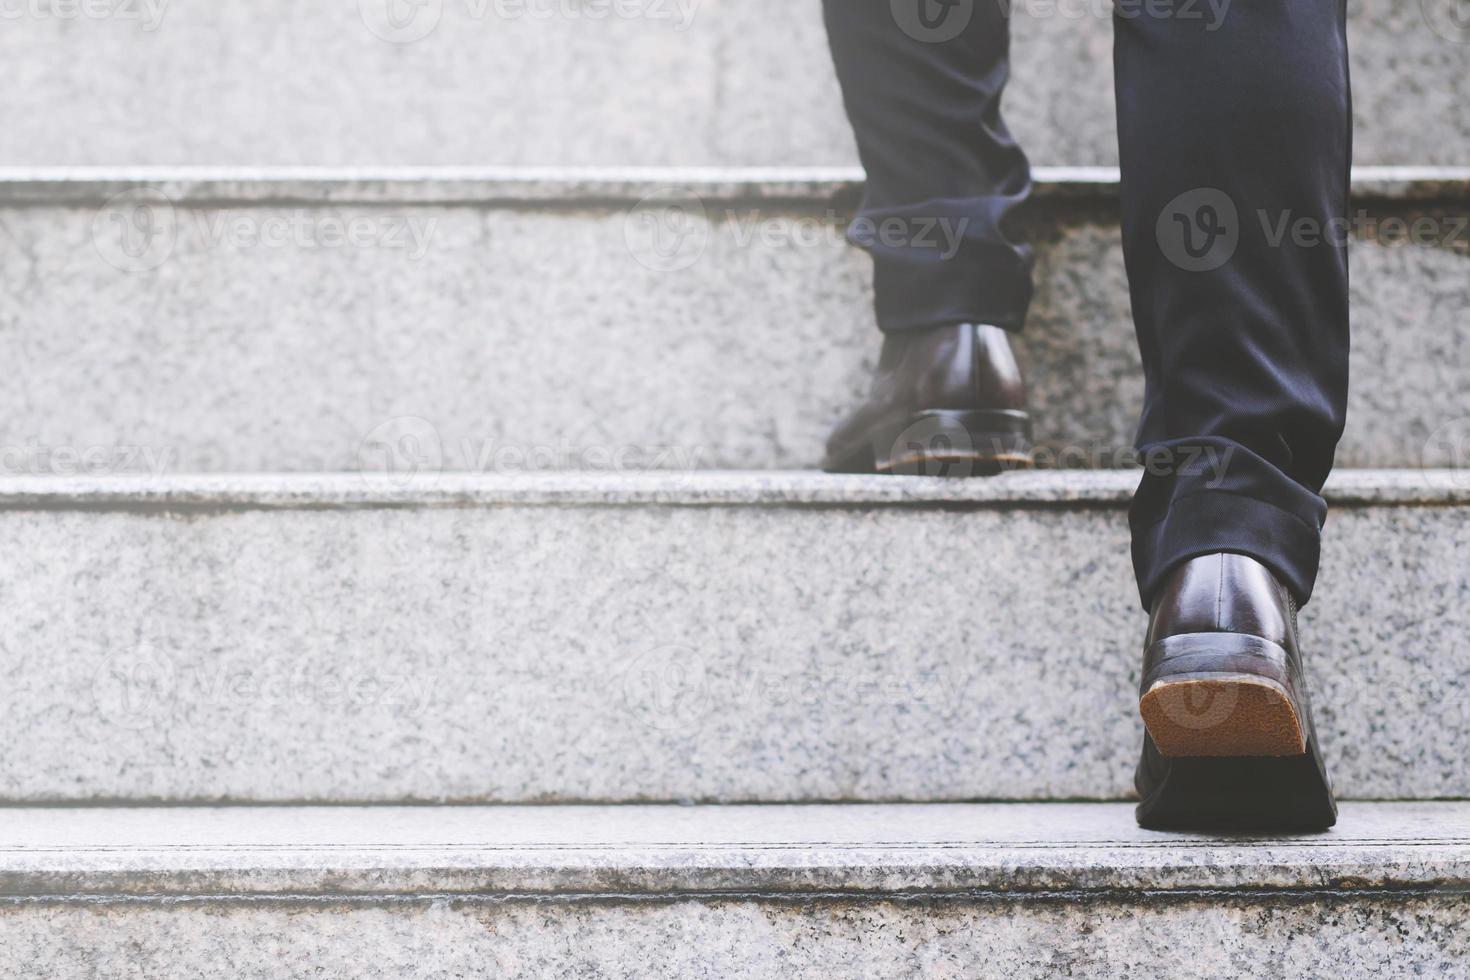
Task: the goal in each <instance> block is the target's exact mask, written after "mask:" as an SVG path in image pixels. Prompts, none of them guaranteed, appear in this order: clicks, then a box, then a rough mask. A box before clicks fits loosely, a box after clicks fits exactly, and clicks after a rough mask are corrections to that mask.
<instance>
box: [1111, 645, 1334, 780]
mask: <svg viewBox="0 0 1470 980" xmlns="http://www.w3.org/2000/svg"><path fill="white" fill-rule="evenodd" d="M1146 662H1147V663H1149V664H1150V665H1151V667H1150V668H1149V670H1148V671H1147V673H1146V676H1145V679H1144V685H1143V688H1142V696H1141V697H1140V699H1139V703H1138V710H1139V714H1141V715H1142V716H1143V723H1144V726H1145V727H1146V728H1147V729H1148V734H1149V737H1150V738H1152V739H1153V741H1154V744H1155V745H1156V746H1157V747H1158V751H1159V754H1160V755H1162V756H1163V757H1164V758H1167V759H1180V758H1286V757H1293V756H1300V755H1304V754H1305V753H1306V751H1307V722H1306V714H1305V712H1304V711H1303V710H1302V706H1301V703H1300V701H1299V699H1298V698H1297V696H1296V694H1295V692H1294V691H1293V690H1292V683H1291V678H1290V673H1289V667H1288V665H1287V657H1286V651H1285V650H1283V649H1282V648H1281V647H1280V646H1279V645H1277V644H1275V643H1271V642H1270V641H1269V640H1265V639H1263V638H1261V637H1255V636H1245V635H1240V634H1232V633H1199V634H1184V635H1181V636H1172V637H1169V638H1167V639H1165V640H1162V641H1160V642H1159V643H1158V644H1155V646H1154V648H1153V649H1151V650H1150V651H1149V655H1148V659H1147V661H1146Z"/></svg>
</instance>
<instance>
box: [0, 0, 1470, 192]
mask: <svg viewBox="0 0 1470 980" xmlns="http://www.w3.org/2000/svg"><path fill="white" fill-rule="evenodd" d="M385 2H386V0H364V2H363V3H359V2H357V0H335V2H322V3H313V4H300V3H292V2H290V0H267V2H256V3H248V4H247V3H244V2H240V0H226V2H219V0H172V2H171V3H168V4H166V5H163V9H162V11H161V13H162V16H161V17H160V18H158V19H157V23H156V24H154V25H151V26H153V28H154V29H151V30H149V29H146V28H148V27H149V26H150V19H149V18H144V17H131V18H129V17H111V18H106V19H102V20H94V19H91V18H85V19H83V18H61V17H28V16H22V17H18V18H7V20H6V30H5V32H4V36H3V38H0V59H3V63H4V64H5V65H6V66H7V70H8V71H9V72H10V73H11V78H12V79H13V80H14V81H15V82H16V84H15V85H13V86H11V87H10V88H9V90H8V93H7V94H6V95H5V96H4V97H0V129H3V131H4V132H5V133H6V134H7V137H8V138H7V141H6V150H5V159H4V161H3V162H5V163H25V164H71V165H77V164H94V165H134V164H136V165H143V164H164V165H167V164H189V163H193V164H297V163H306V164H324V165H336V164H349V165H358V164H372V163H382V164H392V163H402V164H434V163H447V164H480V163H507V164H525V163H531V164H546V163H553V164H669V165H672V164H730V165H762V164H776V165H783V164H793V163H797V164H830V163H844V162H851V161H852V160H853V159H855V152H854V150H853V145H852V137H851V134H850V132H849V131H848V127H847V123H846V120H845V118H844V116H843V111H842V104H841V99H840V96H839V93H838V90H837V85H836V82H835V79H834V77H833V72H832V66H831V63H830V59H829V57H828V54H827V49H826V38H825V33H824V31H823V28H822V24H821V10H820V5H819V4H817V3H815V2H813V3H803V4H791V3H788V2H785V0H701V2H697V3H695V2H691V0H680V2H674V0H668V2H661V0H638V2H634V3H626V2H623V3H620V4H619V7H618V10H621V11H627V12H628V13H624V14H620V15H617V16H607V17H602V18H596V17H593V16H590V15H587V14H586V13H585V11H587V10H589V9H593V8H587V7H584V6H580V5H577V4H571V3H566V2H552V0H530V2H529V3H520V4H515V3H513V4H504V3H501V4H494V3H491V4H487V3H485V2H481V0H446V2H443V3H439V2H432V3H428V4H426V5H423V6H422V7H420V8H418V10H419V12H420V13H425V14H427V15H428V16H429V17H430V18H432V17H434V15H435V13H436V12H437V14H438V20H437V23H436V24H434V25H433V26H434V30H433V31H432V33H430V34H428V36H426V37H424V38H423V39H422V40H419V41H416V42H413V43H402V44H398V43H390V42H388V41H384V40H381V39H379V37H377V36H375V35H374V34H373V32H372V31H371V30H370V29H369V26H368V25H369V23H370V22H371V23H375V24H378V25H380V26H381V24H382V11H383V7H384V3H385ZM1451 3H1452V0H1432V2H1429V3H1426V4H1425V5H1424V8H1423V9H1421V4H1420V3H1419V2H1418V0H1374V2H1373V3H1367V2H1355V3H1353V4H1351V5H1350V6H1351V8H1352V19H1351V22H1352V31H1351V38H1350V43H1351V46H1352V51H1353V61H1354V64H1353V76H1354V81H1355V83H1356V89H1357V91H1356V92H1355V100H1356V101H1355V105H1356V114H1357V118H1358V134H1357V152H1358V159H1359V161H1360V162H1363V163H1445V164H1450V163H1459V162H1461V160H1462V159H1463V156H1464V152H1463V148H1464V146H1465V145H1466V141H1467V139H1470V44H1461V43H1455V42H1454V41H1453V40H1451V39H1448V38H1446V37H1444V36H1441V35H1440V34H1437V33H1436V32H1435V31H1434V30H1433V29H1432V27H1431V23H1444V21H1440V20H1434V19H1432V18H1430V17H1426V11H1428V12H1430V13H1440V12H1445V13H1448V8H1449V7H1450V5H1451ZM119 6H125V7H127V8H129V9H132V10H137V11H140V12H141V11H143V10H145V9H152V8H157V7H158V6H159V4H158V3H157V2H156V0H153V2H150V3H147V4H141V3H140V4H127V5H119ZM1012 6H1013V9H1014V12H1015V13H1014V18H1013V34H1014V44H1013V50H1014V76H1015V79H1014V82H1013V84H1012V85H1011V87H1010V89H1009V90H1008V92H1007V95H1006V113H1007V117H1008V119H1009V120H1010V121H1011V123H1012V126H1013V129H1014V130H1015V131H1016V132H1017V134H1018V135H1019V136H1020V137H1021V139H1022V142H1023V144H1024V145H1025V146H1026V147H1027V149H1028V151H1029V152H1030V154H1031V157H1032V159H1033V160H1034V161H1036V162H1038V163H1044V164H1074V165H1090V164H1101V163H1110V162H1115V161H1116V159H1117V145H1116V135H1115V127H1114V123H1113V116H1114V110H1113V88H1112V77H1111V72H1112V58H1111V48H1112V25H1111V23H1110V20H1109V17H1108V16H1107V13H1108V11H1109V8H1110V5H1109V4H1107V3H1105V2H1099V0H1089V2H1087V3H1085V4H1076V3H1065V2H1064V3H1049V2H1044V0H1034V2H1017V3H1014V4H1013V5H1012ZM1197 7H1198V9H1199V10H1201V11H1206V12H1207V11H1208V10H1209V9H1210V7H1209V5H1208V4H1205V3H1203V2H1202V3H1200V4H1198V5H1197ZM527 8H529V9H530V10H534V11H538V12H539V11H547V10H550V11H551V12H553V13H555V14H556V16H531V15H530V14H529V13H526V14H522V15H516V13H515V12H516V11H518V10H525V9H527ZM412 9H413V8H408V7H407V6H406V5H405V6H404V7H403V8H400V9H399V13H400V14H401V13H403V12H404V11H405V10H412ZM601 9H604V10H606V9H607V5H601ZM501 11H508V12H509V13H508V14H506V13H501ZM563 11H565V14H564V15H563V14H562V12H563ZM425 26H428V25H425ZM221 38H228V39H229V43H228V44H222V43H221V41H220V39H221ZM37 91H44V92H45V93H46V97H45V98H44V99H37V98H34V97H33V95H31V94H27V93H34V92H37ZM58 119H64V120H66V123H67V124H66V125H65V126H58V125H57V120H58Z"/></svg>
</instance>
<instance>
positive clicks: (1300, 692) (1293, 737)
mask: <svg viewBox="0 0 1470 980" xmlns="http://www.w3.org/2000/svg"><path fill="white" fill-rule="evenodd" d="M1139 693H1140V697H1141V700H1140V701H1139V706H1138V708H1139V713H1140V714H1142V715H1143V721H1144V725H1145V727H1146V728H1147V735H1146V736H1145V739H1144V752H1143V759H1142V761H1141V762H1140V763H1139V767H1138V774H1137V777H1136V780H1135V782H1136V784H1137V788H1138V792H1139V796H1140V797H1142V799H1143V802H1142V803H1141V804H1140V805H1139V807H1138V822H1139V823H1140V824H1142V825H1143V826H1146V827H1157V828H1187V829H1204V828H1227V829H1258V830H1324V829H1326V828H1328V827H1331V826H1332V825H1333V824H1334V823H1335V822H1336V821H1337V806H1336V804H1335V802H1334V801H1333V798H1332V787H1331V783H1330V781H1329V780H1328V777H1327V768H1326V765H1325V764H1324V763H1323V761H1322V755H1321V752H1320V749H1319V747H1318V743H1317V738H1316V734H1315V731H1314V729H1313V727H1312V716H1311V705H1310V704H1309V703H1308V699H1307V686H1306V679H1305V676H1304V674H1303V669H1302V659H1301V653H1300V651H1299V649H1298V646H1297V604H1296V600H1295V599H1293V598H1292V596H1291V595H1290V594H1289V593H1288V592H1287V591H1286V589H1285V588H1284V587H1283V586H1282V585H1281V583H1280V582H1279V581H1277V579H1276V577H1275V576H1274V575H1273V574H1272V573H1271V571H1270V569H1268V568H1267V567H1266V566H1265V565H1262V564H1261V563H1260V562H1258V561H1256V560H1255V559H1254V558H1248V557H1246V556H1245V555H1234V554H1217V555H1209V556H1207V557H1204V558H1196V559H1194V560H1192V561H1188V562H1185V563H1184V564H1183V565H1181V566H1180V567H1179V568H1178V569H1176V570H1175V571H1174V573H1173V574H1172V575H1171V576H1170V578H1169V580H1168V581H1167V582H1166V583H1165V584H1164V587H1163V588H1162V589H1161V590H1160V592H1159V595H1158V596H1157V598H1156V599H1155V601H1154V608H1153V614H1152V617H1151V619H1150V623H1149V631H1148V639H1147V643H1146V649H1145V653H1144V664H1143V682H1142V684H1141V685H1140V688H1139Z"/></svg>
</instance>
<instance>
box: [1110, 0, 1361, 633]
mask: <svg viewBox="0 0 1470 980" xmlns="http://www.w3.org/2000/svg"><path fill="white" fill-rule="evenodd" d="M1166 6H1168V5H1166ZM1172 6H1173V8H1174V10H1173V12H1172V13H1170V12H1168V11H1167V10H1159V11H1157V12H1156V13H1155V14H1153V15H1151V14H1149V13H1147V12H1146V11H1148V10H1150V9H1154V5H1152V4H1142V3H1139V4H1124V5H1123V6H1121V7H1120V8H1119V10H1120V13H1119V15H1118V16H1117V17H1116V19H1115V39H1116V46H1115V61H1116V71H1117V93H1118V135H1119V145H1120V154H1121V160H1122V167H1123V247H1124V254H1125V256H1126V258H1127V265H1128V278H1129V283H1130V287H1131V293H1132V300H1133V316H1134V320H1135V323H1136V326H1137V330H1138V343H1139V348H1140V350H1141V352H1142V355H1143V367H1144V375H1145V379H1146V386H1145V398H1144V408H1143V418H1142V422H1141V424H1140V427H1139V437H1138V448H1139V450H1140V452H1141V454H1142V456H1143V459H1144V462H1145V464H1146V465H1147V471H1146V475H1145V476H1144V479H1143V483H1142V486H1141V487H1140V489H1139V492H1138V496H1137V499H1136V500H1135V502H1134V507H1133V513H1132V525H1133V557H1134V563H1135V567H1136V570H1137V573H1138V583H1139V589H1140V591H1141V593H1142V596H1143V600H1144V604H1145V605H1146V606H1147V605H1149V604H1150V600H1151V599H1152V597H1153V594H1154V592H1155V591H1156V590H1157V589H1158V588H1159V586H1160V584H1161V583H1162V581H1163V579H1164V577H1165V576H1166V575H1167V574H1168V573H1169V572H1170V571H1171V570H1172V569H1173V568H1174V567H1176V566H1177V565H1178V564H1179V563H1180V562H1182V561H1184V560H1185V559H1188V558H1191V557H1195V556H1198V555H1205V554H1210V553H1212V552H1222V551H1231V552H1239V553H1242V554H1246V555H1250V556H1252V557H1254V558H1256V559H1258V560H1259V561H1261V562H1262V563H1264V564H1265V565H1267V566H1268V567H1270V568H1271V569H1272V571H1274V572H1275V573H1276V575H1277V576H1278V577H1279V578H1281V579H1282V580H1283V581H1284V582H1285V583H1286V585H1287V586H1289V587H1290V589H1291V591H1292V592H1293V594H1294V595H1295V596H1296V598H1297V599H1298V600H1299V601H1302V602H1305V601H1306V600H1307V598H1308V597H1309V596H1310V594H1311V592H1312V585H1313V582H1314V581H1315V579H1316V575H1317V558H1318V550H1319V540H1320V533H1321V528H1322V524H1323V521H1324V519H1325V517H1326V511H1327V508H1326V505H1325V504H1324V503H1323V501H1322V498H1321V496H1320V495H1319V492H1320V491H1321V489H1322V484H1323V482H1324V481H1325V480H1326V478H1327V474H1328V472H1329V470H1330V469H1331V468H1332V460H1333V455H1334V453H1335V451H1336V447H1337V441H1338V438H1339V437H1340V436H1341V434H1342V428H1343V420H1344V416H1345V414H1346V409H1347V386H1348V259H1347V249H1346V246H1345V243H1344V239H1345V229H1346V219H1347V214H1348V169H1349V163H1350V157H1351V150H1350V139H1351V132H1352V123H1351V112H1350V106H1349V89H1348V67H1347V42H1346V39H1345V36H1344V19H1345V17H1344V10H1343V0H1236V2H1234V3H1230V4H1228V5H1227V6H1225V7H1224V8H1223V11H1222V12H1221V13H1220V14H1218V15H1217V14H1214V13H1212V12H1211V8H1210V6H1209V5H1207V4H1204V3H1200V4H1193V5H1187V6H1188V7H1189V8H1190V9H1192V10H1193V11H1195V12H1196V13H1197V16H1196V17H1195V18H1186V17H1184V16H1183V15H1182V14H1181V13H1180V12H1179V11H1180V9H1181V8H1184V7H1186V5H1185V4H1183V3H1174V4H1173V5H1172ZM1127 11H1134V13H1127ZM1298 222H1304V224H1301V225H1297V223H1298ZM1298 228H1300V229H1304V230H1306V231H1307V232H1308V234H1307V235H1305V236H1299V235H1298V234H1297V229H1298ZM1312 231H1315V232H1316V235H1315V237H1314V236H1313V235H1312V234H1310V232H1312Z"/></svg>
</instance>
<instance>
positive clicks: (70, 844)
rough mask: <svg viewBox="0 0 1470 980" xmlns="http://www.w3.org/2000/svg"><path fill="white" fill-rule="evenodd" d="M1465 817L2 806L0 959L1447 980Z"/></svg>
mask: <svg viewBox="0 0 1470 980" xmlns="http://www.w3.org/2000/svg"><path fill="white" fill-rule="evenodd" d="M1467 810H1470V808H1467V806H1466V805H1465V804H1462V803H1438V804H1435V803H1393V804H1349V805H1347V806H1346V807H1345V808H1344V810H1343V822H1344V829H1343V830H1342V831H1340V832H1338V833H1336V834H1334V835H1332V837H1331V838H1324V839H1314V840H1275V841H1264V840H1261V841H1258V840H1250V839H1248V838H1237V839H1231V840H1216V839H1210V838H1204V837H1192V836H1184V835H1172V836H1165V835H1161V834H1151V833H1145V832H1141V831H1138V830H1136V829H1134V828H1133V827H1132V826H1131V814H1130V813H1129V809H1128V808H1127V807H1126V806H1120V805H1116V804H1092V805H1077V804H1065V803H1054V804H1046V805H1031V806H996V805H990V806H983V805H982V806H943V805H924V806H909V807H903V806H841V807H828V806H824V807H757V808H751V807H726V808H692V809H677V808H668V807H657V808H648V807H612V808H607V807H591V808H571V809H563V808H551V809H547V808H534V807H533V808H519V807H516V808H502V809H496V810H484V809H480V808H454V809H408V810H403V809H395V808H374V809H371V810H351V809H341V808H337V809H327V810H321V809H286V810H281V809H257V810H239V809H237V810H190V809H182V810H181V809H166V810H130V811H106V810H104V811H95V810H94V811H76V810H71V811H60V812H57V811H0V836H3V838H4V840H5V844H4V845H3V847H0V882H3V883H4V886H5V888H6V890H7V892H8V893H9V894H11V895H14V896H16V897H14V898H11V899H8V900H6V901H4V902H3V903H0V969H3V970H4V971H5V973H6V975H7V976H40V975H45V976H52V977H62V976H65V977H97V976H147V977H150V978H165V980H174V978H180V980H182V978H193V977H201V976H230V977H234V978H242V980H254V978H260V980H266V978H271V980H274V978H278V977H318V976H327V977H333V978H351V980H358V978H364V980H365V978H374V980H378V978H382V980H388V978H399V977H410V976H411V977H436V978H437V977H444V978H450V977H517V976H531V977H541V976H579V977H586V976H595V977H660V978H662V977H667V978H671V980H674V978H684V977H691V976H715V977H756V978H772V980H777V978H780V980H787V978H793V977H795V978H811V980H819V978H820V980H826V978H829V977H895V976H905V977H906V976H920V977H930V976H938V977H950V976H953V977H975V976H1024V977H1044V976H1045V977H1055V976H1077V977H1101V978H1113V977H1117V978H1124V977H1129V978H1133V977H1182V976H1190V977H1234V976H1289V975H1293V974H1300V975H1305V976H1329V975H1357V976H1369V975H1388V976H1458V975H1462V973H1461V971H1459V970H1458V967H1459V966H1463V961H1462V960H1460V959H1459V957H1460V956H1462V955H1463V950H1464V934H1465V922H1466V916H1467V915H1470V896H1467V894H1466V892H1465V890H1464V884H1465V882H1466V881H1467V878H1470V845H1467V841H1466V838H1465V828H1466V821H1467V820H1470V812H1467ZM38 962H44V963H45V964H46V965H47V968H48V969H47V972H45V973H40V972H37V969H36V965H37V963H38Z"/></svg>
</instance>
